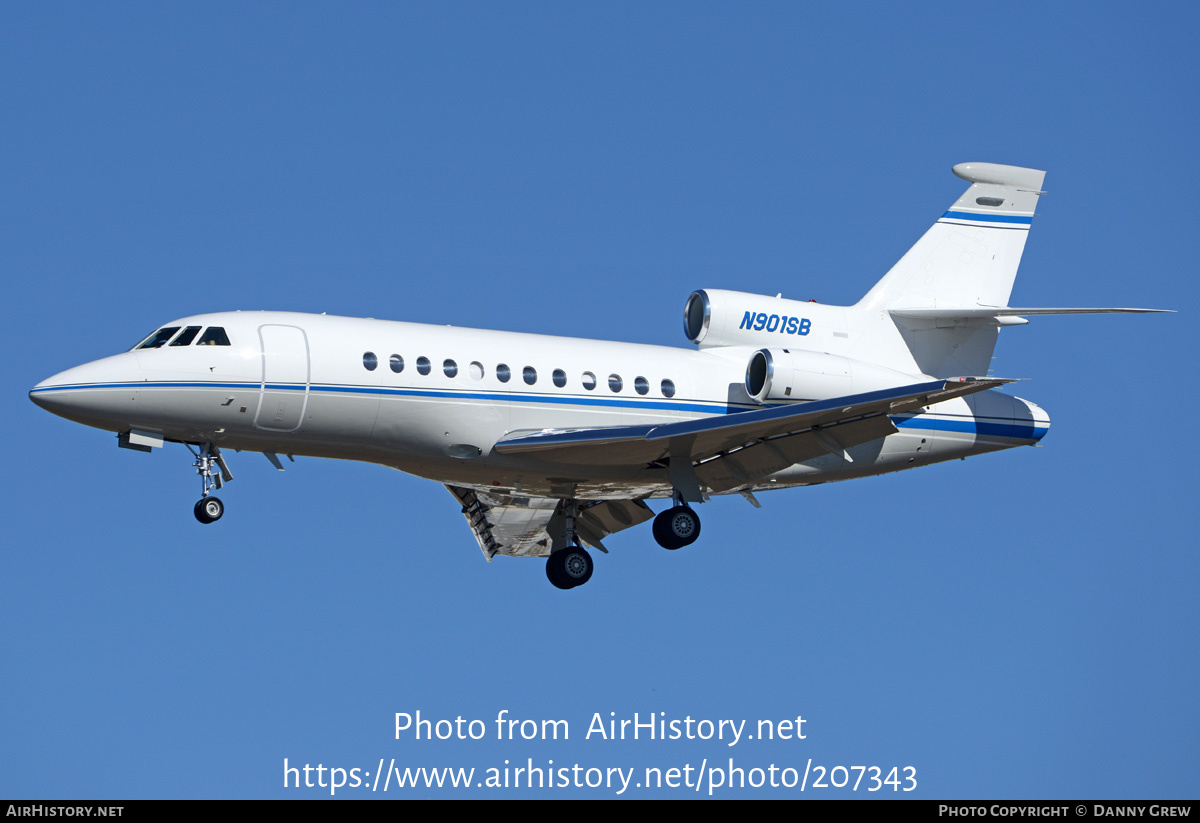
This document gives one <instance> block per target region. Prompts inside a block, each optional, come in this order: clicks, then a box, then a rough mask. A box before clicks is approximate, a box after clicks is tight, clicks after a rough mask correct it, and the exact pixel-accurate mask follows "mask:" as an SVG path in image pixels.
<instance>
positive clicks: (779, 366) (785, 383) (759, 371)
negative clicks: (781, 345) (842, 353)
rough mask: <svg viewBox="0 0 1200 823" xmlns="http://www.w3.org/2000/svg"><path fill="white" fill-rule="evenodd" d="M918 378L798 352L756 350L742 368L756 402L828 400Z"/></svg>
mask: <svg viewBox="0 0 1200 823" xmlns="http://www.w3.org/2000/svg"><path fill="white" fill-rule="evenodd" d="M922 379H929V378H922V377H920V376H916V375H911V374H904V373H903V372H898V371H893V370H891V369H886V368H884V367H883V366H876V365H874V364H872V363H864V362H862V361H861V360H852V359H850V358H849V357H839V356H838V355H836V354H825V353H824V352H812V351H803V350H799V349H759V350H758V351H756V352H755V353H754V354H752V355H751V356H750V362H749V363H748V364H747V365H746V393H747V394H748V395H750V396H751V397H752V398H753V399H754V400H756V401H758V402H759V403H771V402H785V401H803V400H828V399H829V398H831V397H845V396H846V395H850V394H862V393H864V392H870V391H879V390H880V389H890V388H894V387H896V386H907V385H910V384H912V383H917V382H920V381H921V380H922Z"/></svg>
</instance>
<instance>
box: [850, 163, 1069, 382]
mask: <svg viewBox="0 0 1200 823" xmlns="http://www.w3.org/2000/svg"><path fill="white" fill-rule="evenodd" d="M954 173H955V174H956V175H958V176H959V177H961V178H963V179H964V180H969V181H970V182H971V187H970V188H968V189H967V190H966V192H965V193H964V194H963V195H962V197H960V198H958V200H956V201H955V202H954V204H953V205H952V206H951V207H950V208H949V209H948V210H947V211H946V213H945V214H943V215H942V216H941V218H939V219H938V221H937V222H936V223H934V224H933V226H932V227H931V228H930V229H929V231H927V232H925V234H924V236H923V237H921V239H920V240H918V241H917V243H916V245H915V246H913V247H912V248H911V249H909V250H908V253H907V254H905V255H904V257H902V258H900V262H898V263H896V265H895V266H893V267H892V269H891V271H889V272H888V273H887V274H886V275H884V277H883V279H882V280H880V281H879V282H878V283H876V284H875V287H874V288H872V289H871V291H869V292H868V293H867V295H866V296H865V297H863V299H862V300H860V301H859V302H858V303H857V305H856V306H855V307H854V308H855V309H857V310H859V311H861V312H862V313H863V314H862V315H860V316H861V317H862V318H863V319H864V320H866V318H868V317H869V318H872V320H871V321H869V322H868V323H867V325H868V326H869V327H868V328H864V329H863V332H864V334H863V335H862V337H861V338H860V340H859V342H858V345H856V346H855V356H857V357H861V358H862V359H866V360H871V361H873V362H877V363H881V364H884V365H889V366H891V367H892V368H897V369H899V370H902V371H908V372H911V371H913V370H914V369H913V367H914V366H915V367H916V370H917V371H919V372H922V373H924V374H928V375H932V376H935V377H945V376H952V375H984V374H987V372H988V369H989V368H990V366H991V359H992V352H993V350H994V349H995V345H996V337H997V334H998V330H999V325H1001V324H1007V323H1009V322H1023V321H1021V320H1020V319H1019V318H1014V319H1012V320H997V318H995V317H992V316H985V317H980V316H970V315H962V316H954V315H953V313H952V312H951V311H941V312H938V313H936V316H932V315H931V316H925V317H921V316H919V315H917V314H910V315H907V316H906V315H904V313H903V310H905V309H940V310H953V309H976V310H977V309H980V308H987V307H1003V306H1007V305H1008V298H1009V295H1010V294H1011V293H1012V287H1013V281H1014V280H1015V279H1016V276H1017V266H1019V265H1020V263H1021V254H1022V252H1023V251H1024V250H1025V240H1026V238H1027V237H1028V234H1029V227H1030V225H1031V224H1032V223H1033V215H1034V210H1035V208H1036V207H1037V201H1038V197H1039V195H1041V194H1043V192H1042V190H1041V188H1042V181H1043V180H1044V179H1045V176H1046V173H1045V172H1044V171H1038V170H1037V169H1025V168H1021V167H1019V166H1001V165H997V164H995V163H960V164H958V165H957V166H955V167H954ZM897 335H899V336H900V337H901V338H902V339H903V345H902V346H901V345H899V341H897V340H896V336H897Z"/></svg>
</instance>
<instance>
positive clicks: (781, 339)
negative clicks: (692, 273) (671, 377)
mask: <svg viewBox="0 0 1200 823" xmlns="http://www.w3.org/2000/svg"><path fill="white" fill-rule="evenodd" d="M845 322H846V321H845V308H844V307H842V306H826V305H823V304H820V303H805V302H802V301H800V300H784V299H783V298H782V297H768V296H767V295H764V294H749V293H747V292H740V291H724V290H722V289H701V290H700V291H695V292H692V294H691V296H690V297H688V300H687V305H685V306H684V309H683V331H684V334H686V335H687V338H688V340H691V341H692V342H693V343H696V344H698V345H699V346H700V348H702V349H705V348H710V347H713V346H776V345H778V346H782V347H788V344H789V343H794V344H796V345H797V347H800V348H820V349H828V348H829V345H828V344H827V342H825V341H831V339H832V336H834V335H836V336H839V337H842V338H844V337H845V336H846V335H845ZM818 341H820V342H818Z"/></svg>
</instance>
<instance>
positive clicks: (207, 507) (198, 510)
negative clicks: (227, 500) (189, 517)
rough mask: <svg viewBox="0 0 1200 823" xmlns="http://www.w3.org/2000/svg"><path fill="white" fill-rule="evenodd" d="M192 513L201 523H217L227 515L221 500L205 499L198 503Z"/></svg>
mask: <svg viewBox="0 0 1200 823" xmlns="http://www.w3.org/2000/svg"><path fill="white" fill-rule="evenodd" d="M192 513H193V514H194V515H196V519H197V520H199V521H200V522H201V523H216V522H217V521H218V520H220V519H221V515H223V514H225V504H224V503H222V502H221V501H220V499H219V498H216V497H205V498H204V499H202V500H200V501H198V502H197V503H196V505H195V507H194V508H193V509H192Z"/></svg>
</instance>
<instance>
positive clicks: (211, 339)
mask: <svg viewBox="0 0 1200 823" xmlns="http://www.w3.org/2000/svg"><path fill="white" fill-rule="evenodd" d="M196 345H197V346H228V345H229V336H228V335H227V334H225V329H223V328H221V327H220V326H209V327H208V328H207V329H206V330H205V331H204V334H202V335H200V340H199V342H197V343H196Z"/></svg>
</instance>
